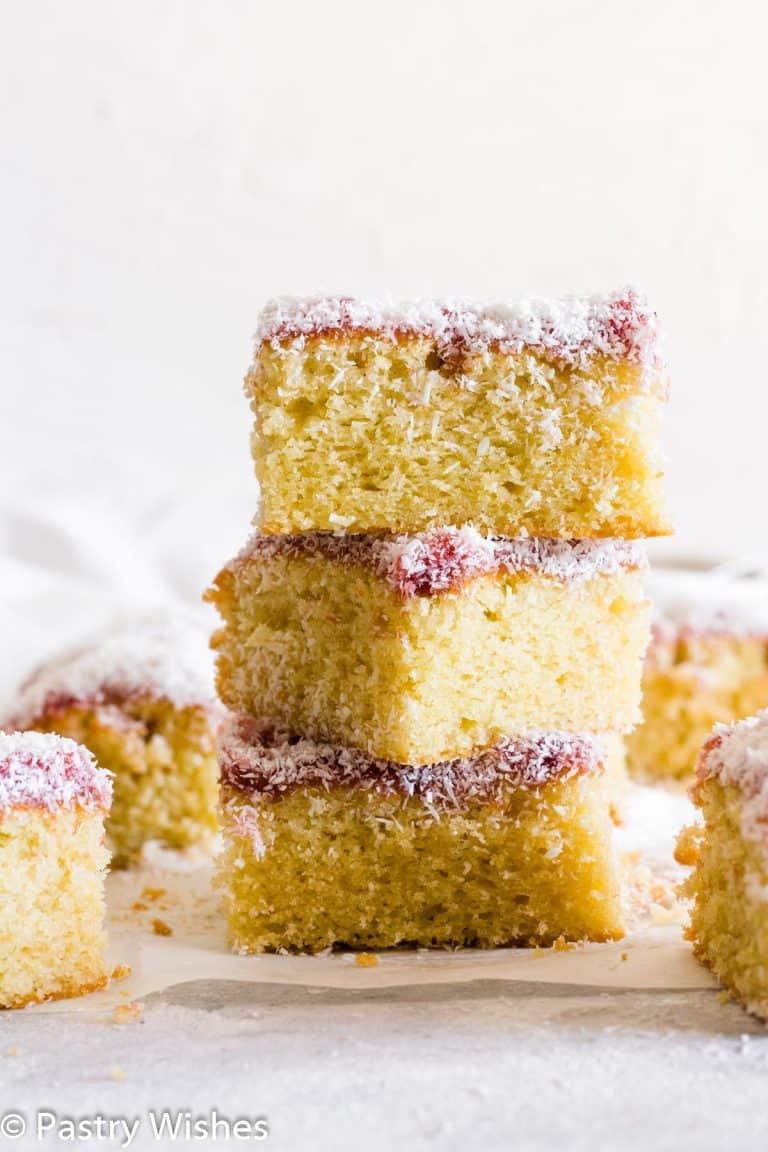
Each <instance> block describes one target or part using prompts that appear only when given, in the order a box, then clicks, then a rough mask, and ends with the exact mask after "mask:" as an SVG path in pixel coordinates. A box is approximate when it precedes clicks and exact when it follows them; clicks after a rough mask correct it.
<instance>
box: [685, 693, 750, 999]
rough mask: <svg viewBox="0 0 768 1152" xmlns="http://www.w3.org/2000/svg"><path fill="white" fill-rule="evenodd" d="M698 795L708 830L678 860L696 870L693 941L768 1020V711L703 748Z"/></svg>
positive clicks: (722, 728)
mask: <svg viewBox="0 0 768 1152" xmlns="http://www.w3.org/2000/svg"><path fill="white" fill-rule="evenodd" d="M691 796H692V799H693V800H694V802H695V803H696V804H697V805H698V807H699V808H700V809H701V811H702V814H703V817H704V826H703V828H702V827H701V826H699V825H696V826H694V827H692V828H689V829H686V830H684V832H683V833H682V834H681V836H680V839H679V840H678V845H677V852H676V856H677V859H678V860H679V862H680V863H682V864H691V863H693V864H694V868H693V871H692V873H691V876H690V877H689V879H688V881H687V882H686V884H685V885H684V888H683V891H684V894H685V895H687V896H689V897H691V898H692V900H693V905H692V909H691V917H690V924H689V927H688V931H687V935H688V938H689V939H690V940H691V941H692V942H693V948H694V952H695V954H696V956H697V958H698V959H699V960H700V961H701V962H702V963H703V964H705V965H706V966H707V967H708V968H710V969H711V970H712V972H713V973H714V974H715V976H716V977H717V978H718V980H719V981H720V982H721V983H722V984H723V985H724V987H725V988H727V989H728V990H729V991H730V992H732V993H733V995H734V996H735V997H736V998H737V999H738V1000H739V1001H740V1002H741V1003H742V1004H743V1005H744V1006H745V1007H746V1008H747V1009H748V1010H749V1011H750V1012H752V1013H754V1014H755V1015H757V1016H761V1017H762V1018H763V1019H767V1020H768V710H764V711H762V712H760V713H758V715H757V716H754V717H751V718H749V719H746V720H742V721H740V722H739V723H738V724H734V725H732V726H731V727H727V726H726V725H723V724H720V725H718V726H717V728H716V729H715V732H714V733H713V735H712V737H711V739H710V740H709V741H708V742H707V743H706V744H705V745H704V747H703V749H702V751H701V755H700V757H699V761H698V765H697V768H696V779H695V782H694V784H693V786H692V788H691Z"/></svg>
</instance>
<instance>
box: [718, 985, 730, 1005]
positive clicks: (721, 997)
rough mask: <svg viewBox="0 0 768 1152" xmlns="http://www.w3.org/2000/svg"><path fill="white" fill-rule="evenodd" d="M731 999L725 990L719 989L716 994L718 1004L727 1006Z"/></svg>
mask: <svg viewBox="0 0 768 1152" xmlns="http://www.w3.org/2000/svg"><path fill="white" fill-rule="evenodd" d="M732 999H733V996H732V995H731V993H730V992H729V991H728V989H727V988H721V989H720V991H719V992H718V994H717V1000H718V1003H719V1004H729V1003H730V1002H731V1000H732Z"/></svg>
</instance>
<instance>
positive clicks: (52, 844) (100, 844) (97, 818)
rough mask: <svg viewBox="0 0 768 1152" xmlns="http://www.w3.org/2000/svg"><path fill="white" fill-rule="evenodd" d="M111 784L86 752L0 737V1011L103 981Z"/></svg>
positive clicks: (34, 737) (18, 736)
mask: <svg viewBox="0 0 768 1152" xmlns="http://www.w3.org/2000/svg"><path fill="white" fill-rule="evenodd" d="M110 797H111V780H110V775H109V773H108V772H106V771H104V770H102V769H100V768H99V767H97V765H96V763H95V762H94V760H93V757H92V756H91V755H90V753H89V752H87V751H86V749H85V748H82V747H80V746H79V745H77V744H75V743H74V742H73V741H72V740H66V739H62V738H60V737H58V736H50V735H42V734H40V733H36V732H16V733H3V732H0V829H1V830H2V836H1V837H0V1006H2V1007H3V1008H19V1007H22V1006H23V1005H25V1004H32V1003H37V1002H39V1001H41V1000H49V999H54V998H59V997H64V996H79V995H81V994H83V993H85V992H90V991H92V990H94V989H96V988H101V987H102V986H103V985H104V984H105V983H106V981H107V970H106V967H105V960H104V948H105V943H106V938H105V933H104V872H105V870H106V866H107V862H108V860H109V853H108V851H107V849H106V847H105V845H104V816H105V815H106V813H107V812H108V810H109V803H110Z"/></svg>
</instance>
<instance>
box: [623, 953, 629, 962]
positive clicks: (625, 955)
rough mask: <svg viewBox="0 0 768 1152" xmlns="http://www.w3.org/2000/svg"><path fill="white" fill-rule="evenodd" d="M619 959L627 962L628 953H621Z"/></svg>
mask: <svg viewBox="0 0 768 1152" xmlns="http://www.w3.org/2000/svg"><path fill="white" fill-rule="evenodd" d="M621 958H622V960H629V952H622V954H621Z"/></svg>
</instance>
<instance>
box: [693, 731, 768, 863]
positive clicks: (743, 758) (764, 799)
mask: <svg viewBox="0 0 768 1152" xmlns="http://www.w3.org/2000/svg"><path fill="white" fill-rule="evenodd" d="M696 776H697V780H698V781H703V780H711V779H716V780H719V782H720V783H721V784H722V785H724V786H728V785H732V786H734V787H736V788H738V789H739V790H740V792H741V794H742V797H743V802H742V810H741V823H742V831H743V834H744V836H745V837H746V838H747V839H749V840H755V841H758V842H759V843H760V844H762V845H763V847H764V849H765V850H766V852H768V708H766V709H764V710H763V711H762V712H758V714H757V716H750V717H749V719H747V720H741V721H740V722H739V723H738V724H731V725H728V724H716V725H715V728H714V731H713V734H712V737H711V739H710V740H708V741H707V743H706V744H705V745H704V747H703V748H702V750H701V753H700V755H699V762H698V765H697V769H696ZM695 788H696V785H695V784H694V792H695Z"/></svg>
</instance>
